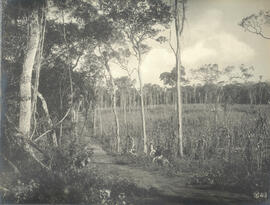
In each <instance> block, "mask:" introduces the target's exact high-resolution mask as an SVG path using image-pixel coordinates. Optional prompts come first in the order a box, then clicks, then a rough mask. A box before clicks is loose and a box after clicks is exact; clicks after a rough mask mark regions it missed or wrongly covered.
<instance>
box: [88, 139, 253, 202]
mask: <svg viewBox="0 0 270 205" xmlns="http://www.w3.org/2000/svg"><path fill="white" fill-rule="evenodd" d="M85 142H86V143H88V144H89V146H90V147H91V148H93V151H94V155H93V160H92V163H93V164H94V165H96V166H97V167H98V168H99V169H100V171H101V172H103V174H105V175H107V176H110V175H111V176H119V177H121V178H127V179H128V180H131V181H133V182H134V183H135V184H136V185H137V186H138V187H140V188H144V189H147V190H149V189H152V190H155V192H154V193H155V194H154V195H153V196H151V197H149V198H144V199H142V198H138V199H137V200H136V202H135V204H138V205H139V204H168V205H170V204H183V205H184V204H198V205H199V204H200V205H201V204H237V205H238V204H243V205H244V204H245V205H246V204H248V203H246V202H247V201H250V200H251V199H250V198H249V197H248V196H245V195H243V194H237V193H230V192H225V191H217V190H209V189H202V188H199V187H195V186H187V185H186V173H183V175H182V176H181V175H180V176H177V177H169V176H164V175H161V174H160V173H158V172H150V171H147V170H144V169H143V168H137V167H132V166H129V165H119V164H116V163H115V161H114V158H113V157H112V156H110V155H108V154H107V153H106V152H105V151H104V150H103V149H102V148H101V146H100V145H99V144H98V142H97V141H96V140H95V139H92V138H89V137H85ZM253 204H254V203H253Z"/></svg>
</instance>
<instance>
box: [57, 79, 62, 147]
mask: <svg viewBox="0 0 270 205" xmlns="http://www.w3.org/2000/svg"><path fill="white" fill-rule="evenodd" d="M59 97H60V113H61V116H62V113H63V96H62V79H61V80H60V87H59ZM62 135H63V123H61V124H60V128H59V138H58V144H59V145H60V146H61V142H62Z"/></svg>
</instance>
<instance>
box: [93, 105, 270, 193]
mask: <svg viewBox="0 0 270 205" xmlns="http://www.w3.org/2000/svg"><path fill="white" fill-rule="evenodd" d="M145 111H146V133H147V136H148V139H149V143H150V142H151V143H152V144H153V145H154V147H157V146H159V147H161V149H162V150H163V151H164V152H163V153H165V155H166V158H167V159H169V162H170V165H169V166H167V167H165V166H162V165H156V164H153V163H152V159H151V158H150V157H149V156H144V154H143V141H142V135H141V117H140V109H139V108H133V109H130V110H127V114H126V116H125V115H124V112H123V110H122V109H118V115H119V124H120V136H121V145H122V146H121V147H122V149H124V148H125V146H126V143H127V136H128V135H130V136H132V137H133V139H134V141H135V146H136V156H130V155H128V154H122V155H116V156H115V159H116V162H117V163H119V164H128V165H131V166H135V167H143V168H145V169H147V170H150V171H153V170H155V171H156V170H158V171H159V172H161V173H162V174H163V175H167V176H180V175H181V174H183V173H188V174H186V175H185V177H186V178H187V180H186V181H187V182H186V184H191V185H196V186H203V187H204V186H205V187H212V188H213V187H214V188H217V189H222V190H224V189H226V190H229V191H232V192H244V193H248V194H249V195H251V196H252V195H254V193H256V192H259V193H264V192H265V191H266V190H269V179H270V178H269V173H270V163H269V159H270V135H269V133H270V119H269V116H270V106H269V105H228V106H227V107H226V109H224V107H222V106H219V107H218V108H217V109H216V110H215V108H214V105H202V104H185V105H184V106H183V138H184V154H185V157H184V159H179V158H178V157H177V156H176V150H177V138H176V111H175V107H174V106H170V105H160V106H155V107H147V108H146V109H145ZM97 113H98V115H99V118H98V117H97V123H96V125H97V127H96V129H97V131H96V133H97V138H98V139H99V140H100V141H102V144H103V147H104V149H105V150H106V151H107V152H110V151H112V150H114V146H115V145H114V140H115V135H114V133H115V131H114V129H115V128H114V118H113V113H112V111H111V110H110V109H102V110H101V111H98V112H97ZM100 119H101V122H102V129H100V128H101V127H100ZM101 131H102V134H101ZM253 197H255V198H256V196H253Z"/></svg>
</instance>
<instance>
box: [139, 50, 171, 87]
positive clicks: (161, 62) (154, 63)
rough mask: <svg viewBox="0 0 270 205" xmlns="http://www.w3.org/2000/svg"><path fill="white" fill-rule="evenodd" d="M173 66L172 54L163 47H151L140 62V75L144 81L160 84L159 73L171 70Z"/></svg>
mask: <svg viewBox="0 0 270 205" xmlns="http://www.w3.org/2000/svg"><path fill="white" fill-rule="evenodd" d="M174 66H175V58H174V55H173V54H172V53H170V52H168V51H167V49H165V48H155V49H152V50H151V51H150V52H149V53H148V54H147V55H146V56H145V57H144V60H143V62H142V76H143V81H144V82H145V83H156V84H160V80H159V75H160V74H161V73H163V72H168V71H170V70H172V68H173V67H174Z"/></svg>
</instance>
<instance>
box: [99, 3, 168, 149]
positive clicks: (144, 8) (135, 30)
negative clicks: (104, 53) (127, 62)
mask: <svg viewBox="0 0 270 205" xmlns="http://www.w3.org/2000/svg"><path fill="white" fill-rule="evenodd" d="M102 6H103V7H104V8H106V10H107V11H110V12H111V17H112V19H114V20H117V19H118V20H117V21H116V22H117V24H118V25H117V26H118V28H119V29H121V31H123V33H124V35H125V40H127V41H128V42H129V45H130V47H131V50H132V51H133V52H132V54H133V55H134V56H135V58H136V60H137V73H138V78H139V84H140V104H141V122H142V135H143V150H144V153H147V147H148V143H147V135H146V127H145V112H144V97H143V79H142V60H143V55H144V54H145V53H146V52H147V51H148V50H149V47H148V46H147V44H146V42H145V41H146V40H148V39H151V38H155V37H156V36H157V35H158V33H159V31H160V29H158V28H157V27H156V26H157V25H167V23H168V22H169V20H170V12H169V7H168V6H167V5H166V4H165V3H164V2H163V1H156V0H138V1H132V0H128V1H123V0H117V1H113V3H112V2H111V1H109V0H106V1H103V5H102Z"/></svg>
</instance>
